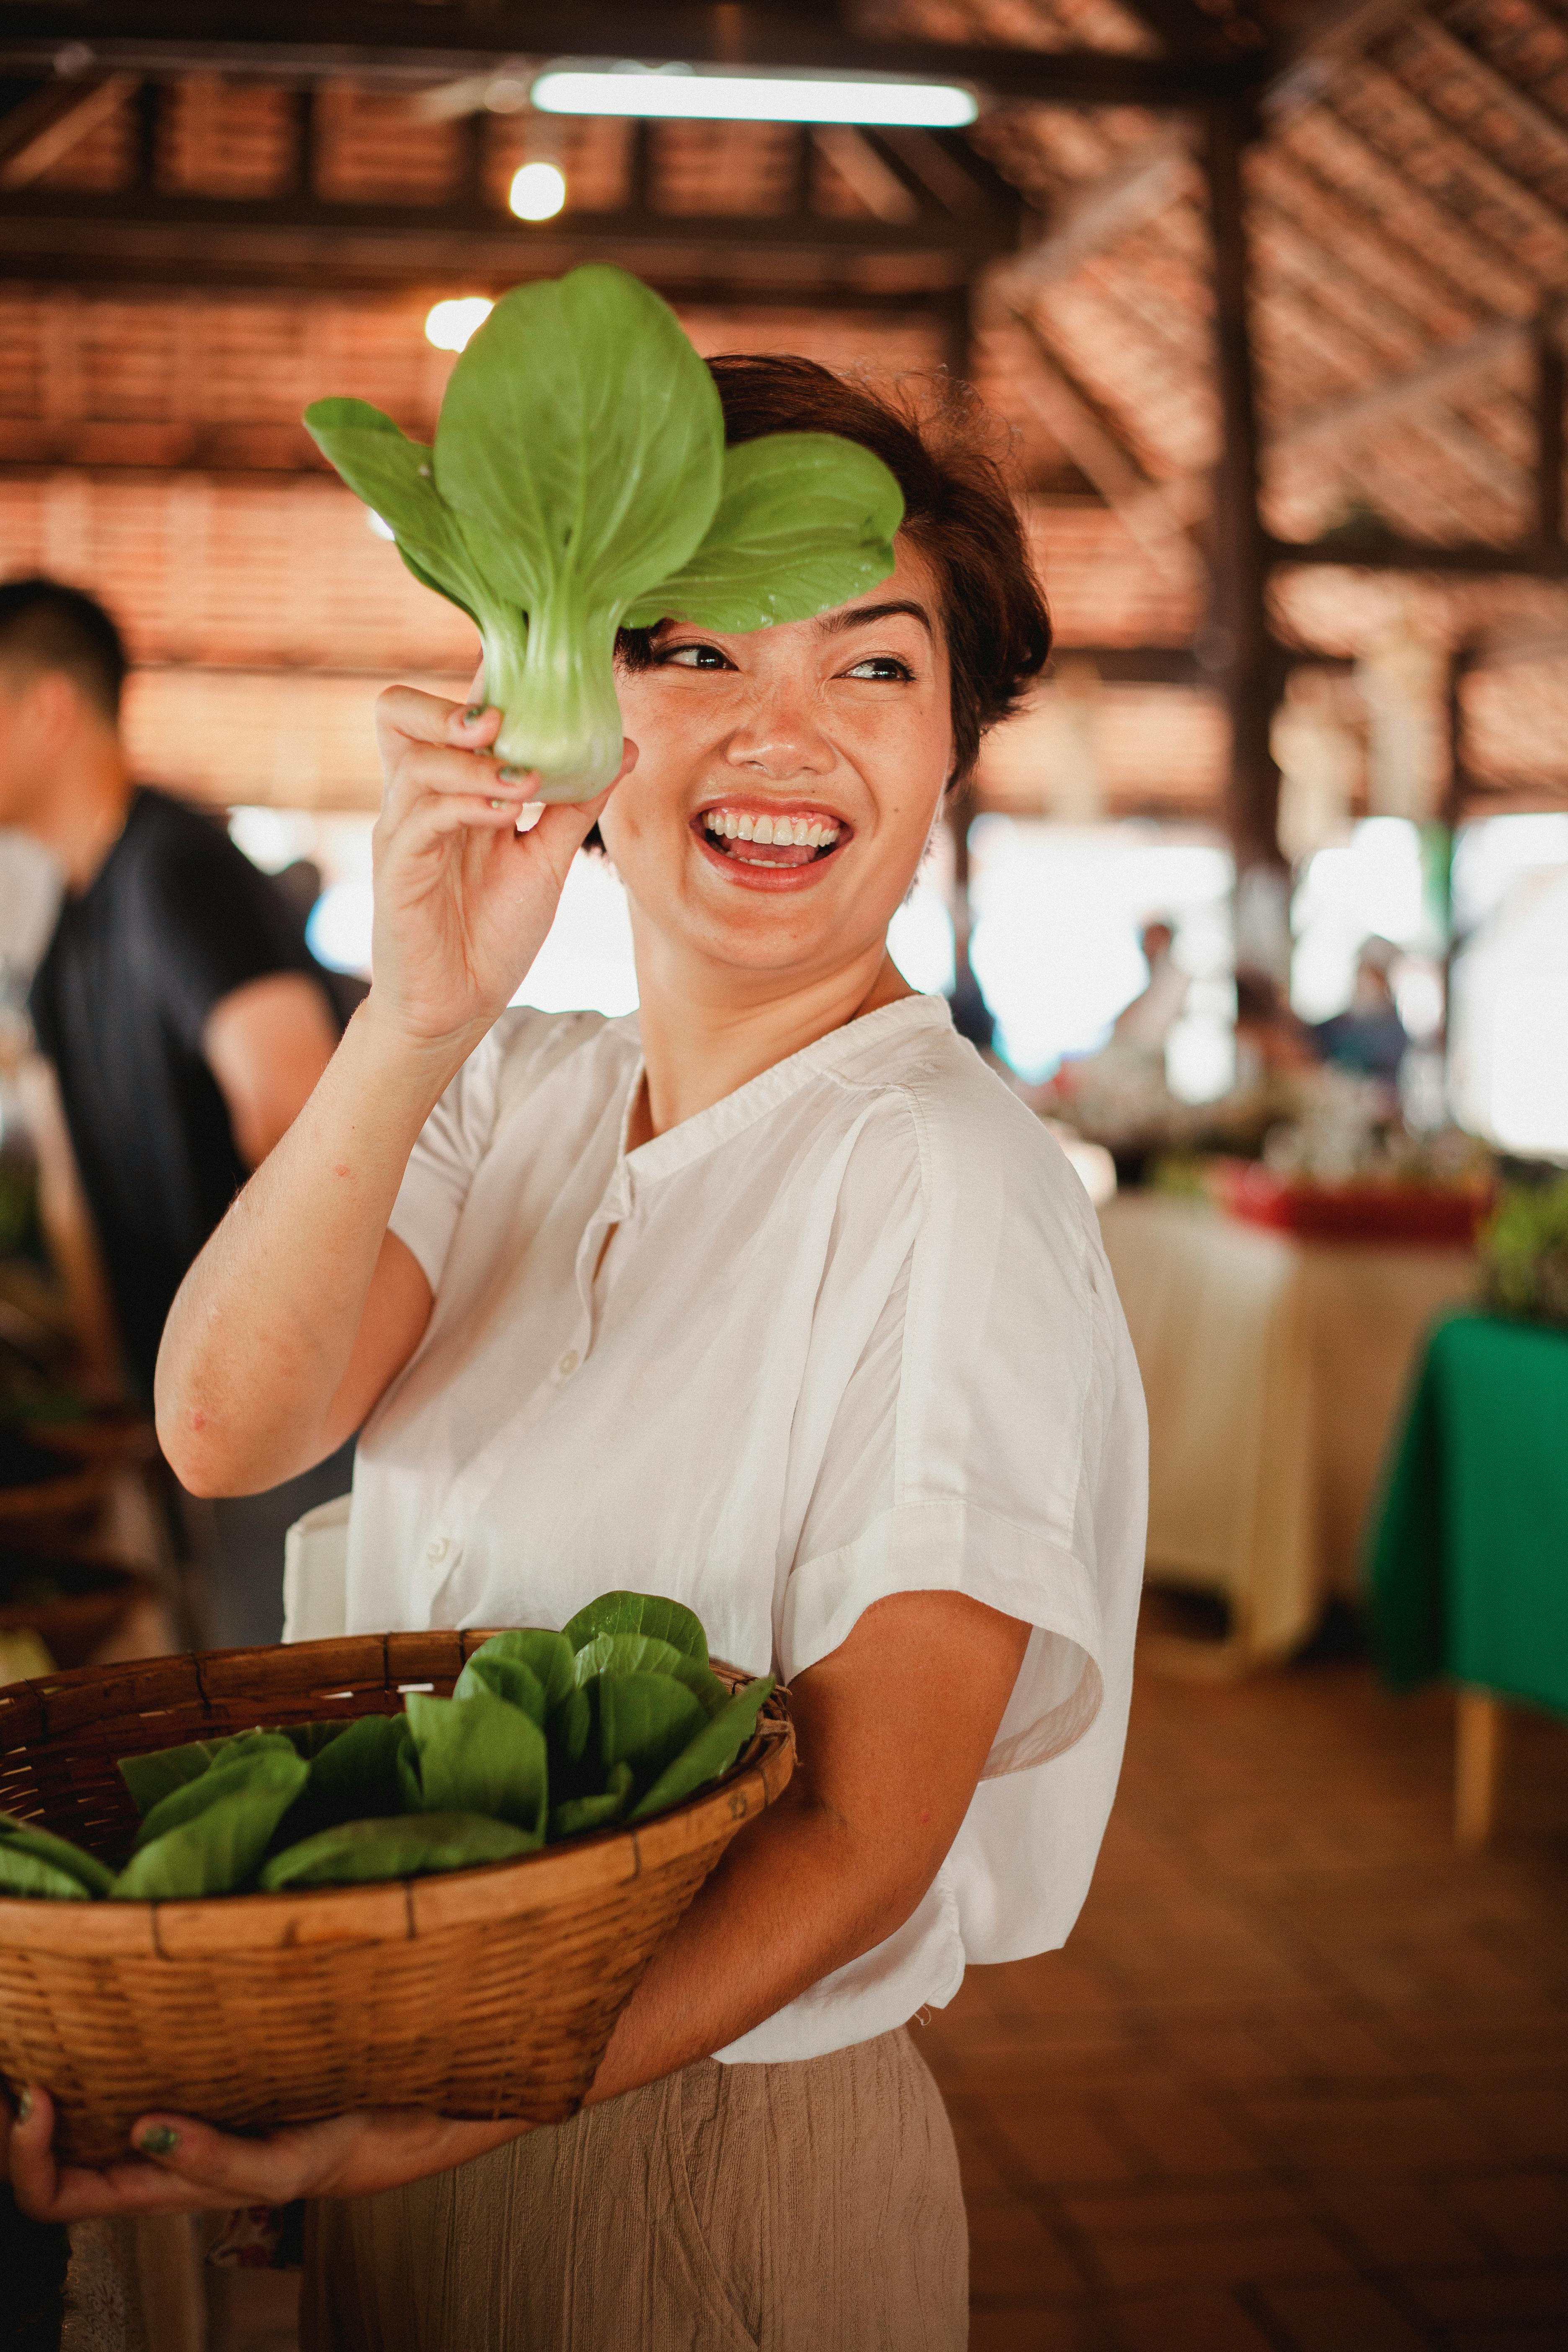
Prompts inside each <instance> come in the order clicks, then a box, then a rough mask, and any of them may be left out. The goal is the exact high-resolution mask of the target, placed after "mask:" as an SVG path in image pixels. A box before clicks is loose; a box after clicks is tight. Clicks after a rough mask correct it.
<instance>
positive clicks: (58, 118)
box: [0, 74, 136, 188]
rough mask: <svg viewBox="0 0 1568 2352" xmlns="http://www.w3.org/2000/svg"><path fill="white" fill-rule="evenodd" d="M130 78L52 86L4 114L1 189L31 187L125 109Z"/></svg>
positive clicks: (120, 76) (91, 79) (92, 78)
mask: <svg viewBox="0 0 1568 2352" xmlns="http://www.w3.org/2000/svg"><path fill="white" fill-rule="evenodd" d="M135 86H136V85H135V81H134V79H133V77H132V75H130V74H102V75H99V74H89V75H87V76H85V77H84V78H83V79H80V80H62V81H53V82H46V83H44V84H43V86H42V87H41V88H40V89H36V90H34V91H32V92H31V94H30V95H29V96H28V97H26V98H24V99H23V100H21V102H20V103H19V104H18V105H16V106H13V107H11V108H10V109H9V110H8V111H7V112H6V113H5V115H3V116H0V188H25V187H26V185H27V184H28V183H29V181H32V180H36V179H37V177H38V175H39V174H40V173H43V172H47V170H48V168H49V166H50V164H51V163H58V162H59V160H60V158H61V156H62V155H68V154H69V153H70V151H71V149H72V148H73V147H75V146H78V145H79V143H80V142H81V141H82V140H84V139H85V138H86V137H87V135H88V133H89V131H96V129H97V128H98V126H99V124H100V122H102V121H105V120H106V118H107V117H108V116H110V114H112V113H113V112H114V111H115V110H116V108H117V107H119V106H121V105H122V104H123V102H124V100H125V99H126V98H127V97H128V96H129V94H130V93H131V91H132V89H134V88H135Z"/></svg>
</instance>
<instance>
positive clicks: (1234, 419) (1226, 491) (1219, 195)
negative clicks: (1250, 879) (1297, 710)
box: [1203, 106, 1283, 877]
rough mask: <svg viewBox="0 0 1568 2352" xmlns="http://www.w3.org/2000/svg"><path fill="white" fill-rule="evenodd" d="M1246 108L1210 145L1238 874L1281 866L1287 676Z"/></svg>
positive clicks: (1217, 632) (1220, 633) (1218, 518)
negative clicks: (1268, 501) (1270, 505)
mask: <svg viewBox="0 0 1568 2352" xmlns="http://www.w3.org/2000/svg"><path fill="white" fill-rule="evenodd" d="M1246 140H1247V124H1246V123H1245V121H1243V120H1242V119H1241V117H1240V115H1239V112H1238V110H1234V109H1231V108H1226V107H1220V106H1215V107H1212V108H1211V109H1210V110H1209V114H1208V119H1207V122H1206V125H1205V140H1204V148H1203V162H1204V174H1205V180H1206V182H1207V184H1208V194H1209V232H1210V236H1211V239H1212V243H1213V248H1214V304H1215V387H1216V390H1217V393H1218V397H1219V408H1220V418H1221V448H1220V457H1219V462H1218V464H1217V466H1216V467H1215V476H1214V516H1213V523H1212V547H1213V572H1214V597H1213V603H1212V605H1211V607H1210V620H1209V624H1208V635H1209V641H1210V644H1211V646H1212V647H1213V650H1214V655H1215V683H1216V685H1217V686H1218V687H1219V688H1220V690H1221V692H1222V693H1223V695H1224V697H1225V702H1226V711H1227V713H1228V715H1229V719H1230V761H1229V769H1228V772H1227V775H1226V796H1225V797H1226V827H1227V830H1228V832H1229V834H1230V838H1231V844H1232V846H1233V848H1234V851H1235V854H1236V865H1237V876H1238V877H1241V876H1242V875H1244V874H1245V873H1246V871H1247V868H1248V867H1252V866H1262V867H1274V868H1279V866H1280V864H1281V860H1280V856H1279V844H1278V841H1277V838H1276V828H1277V823H1278V817H1279V769H1278V768H1277V767H1276V766H1275V764H1274V755H1273V752H1272V751H1271V750H1270V748H1269V735H1270V731H1271V729H1272V724H1273V719H1274V707H1275V704H1276V702H1277V700H1278V698H1279V688H1280V687H1281V685H1282V683H1283V679H1282V676H1281V671H1280V665H1279V658H1278V656H1277V654H1276V651H1275V648H1274V646H1273V643H1272V641H1271V638H1270V635H1269V629H1268V608H1267V590H1268V546H1267V541H1266V540H1265V537H1264V531H1263V525H1262V521H1261V520H1260V518H1259V515H1258V414H1257V395H1256V389H1255V385H1254V380H1253V364H1252V334H1251V318H1250V301H1251V287H1250V260H1249V255H1248V250H1247V214H1246V202H1245V195H1244V191H1243V184H1242V155H1243V152H1244V148H1245V145H1246Z"/></svg>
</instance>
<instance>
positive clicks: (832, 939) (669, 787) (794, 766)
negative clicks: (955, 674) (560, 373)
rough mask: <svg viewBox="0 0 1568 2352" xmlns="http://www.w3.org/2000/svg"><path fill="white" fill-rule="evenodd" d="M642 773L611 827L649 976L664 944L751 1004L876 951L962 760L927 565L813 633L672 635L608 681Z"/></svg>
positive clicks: (908, 555)
mask: <svg viewBox="0 0 1568 2352" xmlns="http://www.w3.org/2000/svg"><path fill="white" fill-rule="evenodd" d="M617 687H618V690H619V693H620V699H621V710H622V713H623V716H624V719H625V724H626V733H627V734H628V735H629V736H630V737H631V739H632V740H633V742H635V743H636V744H637V752H638V758H637V767H636V769H635V770H634V771H633V772H632V773H631V774H630V775H629V776H628V777H627V778H626V782H624V783H622V784H620V785H619V786H617V788H616V792H615V793H613V795H612V796H611V799H610V803H609V805H608V807H607V808H606V810H605V815H604V818H603V821H602V828H601V829H602V831H603V834H604V837H605V845H606V847H607V848H608V850H609V853H610V855H611V856H612V857H613V858H614V860H615V862H616V867H617V868H618V870H619V872H620V875H621V878H622V880H623V881H624V882H625V884H626V889H627V892H628V894H629V896H630V898H631V901H632V919H633V929H634V932H635V934H636V939H637V955H638V961H639V965H640V966H644V967H645V970H646V967H647V964H648V962H649V961H650V960H659V959H661V958H662V957H663V956H664V955H666V954H668V953H669V952H670V951H673V952H674V954H675V956H676V957H677V959H678V961H684V960H685V959H688V958H689V957H692V956H695V957H696V958H698V959H699V960H700V961H701V962H702V963H703V964H704V965H706V966H709V967H711V968H713V973H714V975H727V976H728V977H729V979H730V980H731V982H732V983H733V984H735V985H736V986H737V988H738V990H739V991H740V992H742V993H744V992H747V987H746V983H747V981H748V978H750V979H751V980H752V981H757V982H763V984H764V986H765V985H768V984H770V983H772V984H776V983H777V982H781V981H783V982H786V983H790V982H795V981H799V982H803V983H804V982H807V981H810V980H814V979H818V978H822V977H825V976H826V975H827V974H829V973H831V972H832V971H836V970H838V969H841V968H846V967H847V966H849V965H850V964H852V963H853V962H854V961H857V960H858V959H860V958H863V957H865V956H867V955H868V954H869V953H871V952H872V951H873V950H875V949H876V948H877V947H878V946H879V943H880V941H881V940H882V938H883V935H884V933H885V932H886V930H887V928H888V924H889V920H890V919H891V918H892V916H893V914H894V912H895V910H896V909H897V908H898V906H899V904H900V900H901V899H902V898H903V897H904V894H905V892H906V891H907V890H908V888H909V887H910V881H911V880H912V878H913V877H914V873H915V869H916V867H917V866H919V864H920V860H921V852H922V851H923V849H924V847H925V844H926V841H927V839H928V837H929V835H930V833H931V824H932V821H933V819H934V817H935V815H936V812H937V808H938V806H939V804H940V803H941V799H942V789H943V786H944V785H945V783H946V782H947V777H948V773H949V771H950V769H951V767H952V718H951V713H950V709H949V696H948V656H947V645H946V640H945V637H944V635H943V631H942V618H941V612H940V603H939V595H938V583H937V578H936V574H935V572H934V571H933V570H932V568H931V565H930V564H928V563H927V562H926V561H925V559H924V558H923V557H922V556H921V555H920V554H919V553H918V552H917V551H915V550H914V549H912V548H910V547H909V546H906V545H905V544H904V543H903V542H902V541H900V543H899V547H898V563H897V567H896V569H895V570H894V572H892V574H891V576H890V577H889V579H887V580H884V581H882V582H880V583H879V585H878V586H877V587H875V588H873V589H872V590H871V591H870V592H869V593H868V594H867V595H865V596H861V597H858V598H856V600H855V601H854V603H852V604H842V605H840V606H839V607H838V608H837V610H836V611H834V612H832V613H828V614H824V615H822V616H821V617H820V618H818V619H816V620H815V621H793V622H788V623H786V624H784V625H782V626H780V627H778V628H772V629H754V630H751V631H748V632H746V633H744V634H742V635H722V634H719V633H715V632H714V631H712V630H710V629H699V628H693V627H691V626H689V625H688V624H686V623H685V622H667V623H666V624H665V625H664V626H663V627H661V628H660V629H659V630H658V632H657V634H656V635H655V637H654V639H653V667H651V668H650V669H646V670H631V671H627V670H622V671H621V672H620V674H619V676H618V678H617Z"/></svg>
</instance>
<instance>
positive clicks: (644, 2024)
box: [588, 1790, 941, 2104]
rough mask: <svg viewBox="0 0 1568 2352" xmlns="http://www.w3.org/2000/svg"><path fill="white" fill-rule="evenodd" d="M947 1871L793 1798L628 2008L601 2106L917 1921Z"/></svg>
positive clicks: (615, 2038)
mask: <svg viewBox="0 0 1568 2352" xmlns="http://www.w3.org/2000/svg"><path fill="white" fill-rule="evenodd" d="M940 1862H941V1855H940V1854H939V1853H930V1852H929V1851H922V1850H921V1845H920V1844H919V1843H917V1844H916V1845H914V1846H913V1848H912V1849H906V1850H905V1851H904V1852H902V1853H896V1854H891V1855H890V1854H889V1853H888V1851H887V1850H886V1849H884V1850H883V1851H882V1853H880V1854H879V1853H874V1852H873V1851H872V1850H871V1848H870V1845H869V1844H868V1842H867V1841H866V1840H865V1839H864V1838H863V1837H860V1836H858V1835H857V1834H856V1833H855V1832H853V1831H852V1830H851V1828H850V1826H849V1825H848V1824H847V1822H844V1821H842V1820H840V1819H838V1818H837V1816H836V1815H835V1814H834V1813H833V1812H831V1811H828V1810H827V1809H826V1808H825V1807H823V1806H820V1805H817V1804H814V1803H812V1802H811V1801H809V1800H807V1799H805V1798H802V1799H800V1800H799V1801H797V1800H796V1797H795V1790H790V1791H788V1792H787V1793H786V1794H785V1796H784V1799H783V1800H782V1801H781V1802H780V1803H779V1804H778V1805H776V1806H775V1807H773V1809H772V1810H770V1811H769V1812H768V1813H766V1814H765V1815H764V1816H763V1820H762V1821H760V1822H758V1823H757V1825H756V1827H755V1828H754V1829H752V1830H750V1831H748V1832H745V1833H744V1834H743V1835H742V1836H741V1837H739V1838H737V1839H736V1841H735V1843H733V1845H731V1848H730V1849H729V1852H728V1853H726V1854H725V1856H724V1859H723V1861H722V1862H721V1864H719V1866H718V1868H717V1870H715V1871H714V1873H713V1874H712V1876H711V1877H710V1878H709V1879H708V1880H706V1881H705V1883H704V1884H703V1885H702V1886H701V1887H700V1889H699V1891H698V1894H697V1895H696V1897H695V1899H694V1901H693V1902H692V1905H691V1907H690V1909H689V1911H687V1912H686V1914H685V1915H684V1916H683V1917H682V1918H681V1919H680V1921H679V1924H678V1925H677V1926H676V1927H674V1928H673V1929H672V1930H671V1932H670V1933H669V1935H668V1936H667V1937H666V1938H665V1940H664V1941H663V1943H662V1944H660V1946H659V1947H658V1950H657V1951H656V1952H655V1954H654V1956H653V1958H652V1960H651V1961H650V1962H649V1964H648V1969H647V1974H646V1975H645V1977H644V1978H643V1979H642V1982H641V1983H640V1984H639V1985H638V1987H637V1990H636V1992H635V1993H634V1994H633V1995H632V1998H631V2000H630V2001H629V2002H628V2003H627V2005H626V2008H625V2009H624V2010H623V2011H622V2012H621V2016H620V2020H619V2021H618V2023H617V2024H616V2030H615V2032H614V2034H613V2035H612V2036H611V2039H610V2045H609V2048H608V2049H607V2050H606V2052H605V2057H604V2060H603V2063H601V2065H600V2068H599V2072H598V2074H597V2076H596V2077H595V2083H594V2087H593V2089H592V2091H591V2092H590V2093H589V2095H588V2097H589V2102H590V2104H592V2103H593V2102H595V2101H597V2100H600V2099H613V2098H616V2097H618V2095H620V2094H621V2093H622V2092H623V2091H631V2090H635V2089H637V2086H638V2085H639V2084H643V2083H652V2082H657V2081H658V2079H659V2077H660V2076H661V2075H664V2074H673V2073H675V2072H676V2070H677V2069H678V2068H679V2067H681V2066H689V2065H690V2064H691V2063H692V2062H693V2061H694V2060H695V2059H699V2058H708V2057H711V2055H712V2053H714V2051H715V2050H722V2049H724V2048H726V2047H727V2045H728V2044H729V2043H730V2042H734V2041H737V2040H738V2039H739V2038H740V2036H741V2035H742V2033H748V2032H750V2031H751V2029H752V2026H754V2025H760V2024H761V2023H762V2022H763V2019H764V2018H769V2017H773V2016H775V2015H776V2014H777V2012H778V2011H780V2010H781V2009H784V2008H785V2007H787V2005H788V2004H789V2002H791V2001H792V2000H795V1998H796V1997H797V1995H799V1994H801V1993H803V1992H805V1990H806V1989H807V1987H808V1986H810V1985H814V1984H816V1983H818V1982H819V1981H820V1980H821V1979H822V1978H823V1977H825V1976H827V1975H829V1974H831V1972H832V1971H833V1970H834V1969H837V1968H842V1967H843V1966H844V1965H845V1964H846V1962H847V1961H849V1960H852V1959H855V1958H858V1956H859V1954H860V1953H862V1952H868V1951H869V1950H870V1949H871V1948H872V1947H873V1946H874V1945H877V1944H879V1943H881V1942H882V1941H883V1940H884V1938H885V1937H888V1936H890V1935H892V1934H893V1933H894V1932H895V1930H896V1929H898V1928H899V1927H901V1926H902V1925H903V1923H904V1921H905V1920H906V1919H907V1918H908V1917H909V1916H910V1912H912V1911H913V1910H914V1908H915V1906H916V1905H917V1904H918V1903H919V1901H920V1899H921V1895H923V1894H924V1892H925V1889H926V1886H927V1885H929V1884H930V1882H931V1877H932V1876H933V1875H934V1874H935V1872H936V1869H937V1867H938V1866H939V1864H940Z"/></svg>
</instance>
